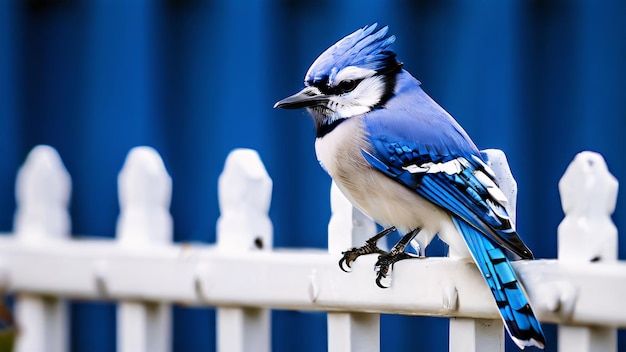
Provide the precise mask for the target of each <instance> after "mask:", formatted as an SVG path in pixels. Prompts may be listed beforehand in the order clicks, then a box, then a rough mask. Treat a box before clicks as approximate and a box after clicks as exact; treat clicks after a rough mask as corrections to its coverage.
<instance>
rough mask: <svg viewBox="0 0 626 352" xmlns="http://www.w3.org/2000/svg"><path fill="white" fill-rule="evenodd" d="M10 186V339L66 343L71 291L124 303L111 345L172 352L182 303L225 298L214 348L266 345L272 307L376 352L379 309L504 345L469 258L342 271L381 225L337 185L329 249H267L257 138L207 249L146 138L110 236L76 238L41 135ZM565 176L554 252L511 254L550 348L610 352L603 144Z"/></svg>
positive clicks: (619, 297)
mask: <svg viewBox="0 0 626 352" xmlns="http://www.w3.org/2000/svg"><path fill="white" fill-rule="evenodd" d="M494 166H496V167H497V166H498V165H494ZM504 169H506V165H504ZM16 183H17V185H16V196H17V210H16V213H15V224H14V233H12V234H7V235H6V236H0V288H3V289H5V290H8V291H9V292H13V293H15V294H16V297H17V298H16V306H15V313H16V317H17V321H18V323H19V326H20V336H19V339H18V343H17V350H18V351H28V352H37V351H52V352H55V351H67V350H68V335H69V331H68V319H69V318H68V312H67V309H66V304H65V301H64V300H65V299H72V298H77V299H93V300H96V299H97V300H102V299H104V300H115V301H117V302H118V311H117V314H118V319H117V322H118V330H117V333H118V337H117V341H118V351H120V352H140V351H146V352H148V351H149V352H155V351H156V352H159V351H169V350H170V349H171V328H170V325H171V317H170V305H171V304H177V303H182V304H185V305H195V306H215V307H218V314H217V320H218V321H217V324H216V325H217V330H218V331H217V336H218V341H217V346H218V350H219V351H222V352H224V351H228V352H230V351H233V352H238V351H242V352H243V351H258V352H264V351H270V350H271V345H270V325H271V323H270V318H271V317H270V313H269V309H271V308H279V309H294V310H317V311H327V312H328V350H329V351H331V352H336V351H341V352H344V351H349V352H350V351H353V352H356V351H359V352H361V351H379V350H380V332H379V331H380V320H379V314H381V313H388V314H407V315H431V316H440V317H449V318H451V319H450V337H449V341H450V342H449V346H450V351H503V350H504V333H503V327H502V324H501V322H500V320H499V318H498V313H497V308H496V305H495V303H494V301H493V299H492V297H491V294H490V292H489V289H488V288H487V285H485V284H484V282H483V279H482V278H481V276H480V274H479V273H478V271H477V270H476V267H475V265H474V264H472V263H471V262H467V261H459V260H451V259H449V258H428V259H420V260H408V261H403V262H401V263H398V264H397V265H396V266H395V267H394V271H393V273H392V275H393V282H392V287H391V288H389V289H385V290H383V289H380V288H378V287H377V286H376V285H375V283H374V280H373V275H374V274H373V271H372V268H373V265H374V262H375V260H376V258H375V256H365V257H361V258H359V260H358V261H357V262H355V263H354V265H353V270H352V272H351V273H349V274H346V273H344V272H342V271H341V270H339V268H338V266H337V262H338V259H339V256H340V252H341V251H342V250H345V249H346V248H348V247H351V246H353V245H360V244H362V242H363V241H364V240H365V239H366V238H367V237H369V236H371V235H372V234H374V233H375V231H376V228H375V225H374V224H373V223H372V222H371V221H370V220H368V219H367V218H366V217H364V216H363V215H362V214H361V213H359V212H358V211H357V210H355V209H354V208H352V206H351V205H350V204H349V202H348V201H347V200H346V199H345V198H343V196H342V195H341V194H340V192H338V191H337V190H336V189H335V188H333V190H332V196H331V207H332V218H331V219H330V223H329V231H328V232H329V233H328V236H329V239H328V243H329V248H328V251H321V250H285V249H281V250H274V249H272V223H271V221H270V219H269V217H268V210H269V206H270V198H271V192H272V181H271V179H270V178H269V176H268V175H267V172H266V171H265V168H264V166H263V164H262V162H261V161H260V159H259V157H258V155H257V153H256V152H254V151H252V150H243V149H240V150H235V151H233V152H232V153H231V155H230V156H229V157H228V159H227V161H226V165H225V169H224V172H223V174H222V176H221V177H220V179H219V202H220V209H221V217H220V218H219V221H218V224H217V238H218V241H217V244H216V245H212V246H200V245H187V244H174V243H172V217H171V215H170V213H169V210H168V208H169V205H170V197H171V190H172V183H171V179H170V177H169V176H168V174H167V172H166V170H165V167H164V165H163V162H162V160H161V158H160V157H159V155H158V153H157V152H156V151H154V150H153V149H151V148H147V147H138V148H135V149H133V150H132V151H131V152H130V153H129V156H128V158H127V159H126V162H125V164H124V167H123V168H122V171H121V172H120V174H119V178H118V186H119V200H120V209H121V213H120V215H119V218H118V223H117V236H116V239H115V240H95V239H94V240H86V239H72V238H70V216H69V213H68V202H69V199H70V192H71V181H70V177H69V175H68V173H67V171H66V170H65V168H64V166H63V163H62V162H61V159H60V157H59V155H58V154H57V152H56V151H55V150H54V149H53V148H51V147H48V146H38V147H36V148H35V149H34V150H33V151H32V152H31V153H30V155H29V156H28V158H27V160H26V162H25V164H24V166H23V167H22V168H21V170H20V171H19V173H18V178H17V182H16ZM559 188H560V192H561V196H562V203H563V208H564V211H565V214H566V216H565V219H564V220H563V222H562V223H561V225H560V226H559V230H558V242H559V249H558V256H559V259H558V260H536V261H528V262H517V263H514V264H513V265H514V267H515V269H516V271H517V272H518V274H519V276H520V279H521V281H522V282H523V283H524V285H525V288H526V290H527V292H528V294H529V296H530V298H531V302H532V304H533V306H534V308H535V310H536V311H537V313H538V316H539V318H540V320H541V321H542V322H552V323H558V324H560V325H559V334H558V335H559V336H558V346H559V347H558V348H559V351H616V350H617V335H616V329H618V328H624V327H626V304H624V302H626V301H625V299H626V298H625V297H626V264H625V263H624V262H619V261H617V230H616V228H615V226H614V225H613V223H612V221H611V218H610V215H611V213H612V212H613V210H614V207H615V201H616V196H617V181H616V180H615V179H614V178H613V177H612V176H611V175H610V174H609V172H608V170H607V167H606V164H605V163H604V160H603V159H602V157H601V156H600V155H598V154H595V153H590V152H584V153H581V154H579V155H578V156H577V157H576V158H575V159H574V161H573V162H572V164H571V165H570V166H569V168H568V169H567V172H566V173H565V175H564V176H563V179H562V180H561V182H560V184H559ZM511 192H513V194H514V192H515V190H514V189H513V190H512V191H511ZM545 236H553V234H551V233H550V232H549V230H547V231H546V234H545ZM549 343H554V342H552V341H550V342H549ZM417 349H418V347H416V350H417Z"/></svg>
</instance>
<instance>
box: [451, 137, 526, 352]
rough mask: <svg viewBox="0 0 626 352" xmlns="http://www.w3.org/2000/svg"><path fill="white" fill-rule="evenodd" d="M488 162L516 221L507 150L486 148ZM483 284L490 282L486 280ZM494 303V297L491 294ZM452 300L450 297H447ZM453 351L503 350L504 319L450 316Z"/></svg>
mask: <svg viewBox="0 0 626 352" xmlns="http://www.w3.org/2000/svg"><path fill="white" fill-rule="evenodd" d="M482 153H483V156H485V158H486V159H487V165H489V167H490V168H491V169H492V170H493V172H494V173H495V175H496V181H497V183H498V186H499V187H500V189H501V190H502V193H504V195H505V196H506V197H507V199H508V203H507V204H506V210H507V212H508V213H509V216H510V219H511V222H512V223H513V224H515V219H516V218H515V216H516V208H517V206H516V202H517V182H516V181H515V178H514V177H513V174H512V173H511V168H510V167H509V162H508V161H507V159H506V155H505V154H504V152H502V151H501V150H498V149H487V150H484V151H483V152H482ZM483 285H485V286H487V284H486V283H484V282H483ZM489 299H490V300H491V302H493V304H494V306H495V302H494V300H493V297H490V298H489ZM446 301H449V300H446ZM449 342H450V343H449V347H450V351H451V352H464V351H469V352H471V351H494V352H495V351H504V324H503V322H502V320H501V319H499V318H498V319H467V318H453V319H450V341H449Z"/></svg>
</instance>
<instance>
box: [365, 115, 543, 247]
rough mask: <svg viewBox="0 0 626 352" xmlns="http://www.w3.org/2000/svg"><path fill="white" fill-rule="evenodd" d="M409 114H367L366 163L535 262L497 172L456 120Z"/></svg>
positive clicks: (444, 116)
mask: <svg viewBox="0 0 626 352" xmlns="http://www.w3.org/2000/svg"><path fill="white" fill-rule="evenodd" d="M437 107H438V106H437ZM440 109H441V108H440ZM409 112H410V111H406V110H403V111H394V110H393V109H389V108H387V109H385V110H377V111H374V112H372V113H370V114H368V116H367V117H366V120H365V125H366V126H367V132H368V135H369V140H370V143H371V150H363V151H362V152H363V156H364V157H365V159H366V160H367V161H368V162H369V163H370V164H371V165H372V166H373V167H375V168H376V169H378V170H380V171H381V172H383V173H385V174H386V175H388V176H389V177H391V178H393V179H395V180H396V181H398V182H400V183H402V184H404V185H405V186H407V187H408V188H410V189H413V190H415V192H417V193H418V194H420V195H421V196H423V197H424V198H426V199H428V200H429V201H431V202H433V203H434V204H437V205H438V206H440V207H442V208H444V209H446V210H448V211H449V212H451V213H453V214H455V215H457V216H459V217H460V218H461V219H463V220H465V221H466V222H467V223H468V224H470V225H471V226H473V227H475V228H476V229H477V230H478V231H480V232H481V233H483V234H485V235H486V236H488V237H489V238H490V239H491V240H493V241H495V242H496V243H498V244H499V245H501V246H503V247H505V248H506V249H508V250H509V251H511V252H512V253H514V254H515V255H517V256H519V257H520V258H523V259H533V254H532V252H531V251H530V249H528V247H526V245H525V244H524V242H523V241H522V240H521V238H520V237H519V235H518V234H517V232H515V230H514V229H513V226H512V224H511V221H510V219H509V216H508V214H507V211H506V209H505V207H504V205H505V204H506V201H507V200H506V197H504V195H503V194H502V192H501V191H500V189H499V188H498V186H497V183H496V181H495V175H494V174H493V171H491V169H490V168H489V167H488V166H487V165H486V164H485V162H484V160H483V159H482V157H481V154H480V152H479V151H478V149H477V148H476V146H475V145H474V144H473V143H472V142H471V140H470V139H469V137H467V135H466V134H465V132H464V131H463V130H462V129H461V127H460V126H459V125H458V124H457V123H456V121H454V120H453V119H452V118H451V117H450V116H449V115H448V114H447V113H445V111H443V110H441V111H440V112H438V111H437V110H434V109H433V110H428V111H427V112H426V113H427V114H430V115H424V111H420V112H417V113H415V112H414V113H413V114H409ZM437 113H438V114H440V115H435V116H432V115H433V114H437ZM446 167H447V168H449V170H448V172H445V171H439V172H437V170H438V169H441V168H446Z"/></svg>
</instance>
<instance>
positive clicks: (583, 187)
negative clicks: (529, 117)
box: [552, 152, 618, 352]
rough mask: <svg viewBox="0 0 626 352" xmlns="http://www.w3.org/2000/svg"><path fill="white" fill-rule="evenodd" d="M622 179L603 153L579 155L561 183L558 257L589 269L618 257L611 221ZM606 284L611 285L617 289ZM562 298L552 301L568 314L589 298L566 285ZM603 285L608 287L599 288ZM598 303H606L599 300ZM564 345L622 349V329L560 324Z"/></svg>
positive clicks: (602, 351) (607, 351)
mask: <svg viewBox="0 0 626 352" xmlns="http://www.w3.org/2000/svg"><path fill="white" fill-rule="evenodd" d="M617 188H618V183H617V180H616V179H615V177H613V175H611V173H610V172H609V171H608V168H607V166H606V163H605V162H604V159H603V158H602V156H601V155H600V154H597V153H593V152H582V153H579V154H578V155H576V157H575V158H574V160H573V161H572V163H571V164H570V165H569V166H568V168H567V170H566V172H565V174H564V175H563V177H562V178H561V181H560V182H559V191H560V193H561V203H562V205H563V211H564V213H565V218H564V219H563V221H562V222H561V224H560V225H559V228H558V241H559V249H558V257H559V260H560V261H561V262H562V263H564V264H565V263H568V264H569V263H571V264H572V265H578V266H579V267H581V268H583V267H586V266H592V265H597V264H595V263H592V262H597V263H600V262H602V263H607V262H608V263H614V262H616V261H617V248H618V247H617V228H616V227H615V225H614V224H613V221H612V220H611V214H613V211H614V210H615V203H616V201H617ZM610 286H611V287H607V286H604V288H606V289H613V287H612V285H610ZM558 289H559V290H560V294H559V295H557V300H558V301H557V303H556V304H554V305H553V306H552V308H553V310H554V311H555V312H556V313H561V314H562V315H563V316H564V317H565V318H567V317H569V316H571V315H572V314H573V312H574V311H573V309H575V306H577V304H576V303H574V302H572V301H578V300H582V299H584V297H582V295H581V294H580V292H579V290H578V289H577V287H576V286H575V285H574V286H571V285H568V284H561V285H560V287H558ZM598 289H603V287H598ZM595 304H596V305H606V304H607V302H603V301H598V302H595ZM558 338H559V341H558V348H559V351H562V352H565V351H568V352H578V351H580V352H583V351H594V352H611V351H617V330H615V329H614V328H608V327H603V328H602V327H580V326H570V325H559V327H558Z"/></svg>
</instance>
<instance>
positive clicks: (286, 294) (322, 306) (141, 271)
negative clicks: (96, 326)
mask: <svg viewBox="0 0 626 352" xmlns="http://www.w3.org/2000/svg"><path fill="white" fill-rule="evenodd" d="M0 247H1V248H2V250H1V251H0V255H1V256H2V260H1V261H0V270H2V271H3V273H4V277H5V278H7V281H8V282H5V283H4V284H5V285H8V287H9V288H10V289H11V290H14V291H20V292H22V291H24V292H31V293H36V294H42V295H50V296H63V297H68V298H78V299H111V300H119V299H129V300H139V301H152V302H161V301H164V302H170V303H182V304H185V305H208V306H251V307H268V308H280V309H297V310H330V311H346V310H348V311H355V312H370V313H390V314H407V315H431V316H442V317H475V318H494V319H495V318H498V317H499V315H498V311H497V308H496V306H495V305H494V304H493V302H492V300H490V298H491V293H490V292H489V289H488V287H487V286H486V285H484V283H483V281H482V277H481V276H480V274H479V273H478V271H477V269H476V267H475V265H474V264H473V263H472V262H470V261H462V260H449V259H447V258H427V259H414V260H409V261H404V262H401V263H399V264H397V265H396V266H395V267H394V273H393V275H394V279H393V280H394V281H393V286H392V287H391V288H389V289H386V290H382V289H380V288H379V287H378V286H376V284H375V283H374V281H373V280H372V275H373V274H372V270H371V269H372V268H373V266H374V262H375V261H376V258H375V257H373V256H366V257H362V258H359V260H358V261H357V262H355V263H354V265H353V268H354V269H353V272H352V273H350V274H346V273H344V272H342V271H340V270H338V267H337V261H338V259H337V256H336V255H334V254H329V253H326V252H323V251H315V250H276V251H273V252H267V253H266V252H250V253H241V254H239V253H223V252H220V251H219V250H218V249H217V248H216V247H208V246H207V247H200V246H193V247H191V246H187V245H172V246H167V247H162V248H159V247H156V246H155V247H154V248H149V250H146V251H145V252H144V253H141V252H137V253H133V252H131V251H124V250H120V248H119V245H117V244H115V243H110V241H103V240H89V241H72V242H70V243H63V242H59V243H48V244H46V246H41V247H39V248H37V247H33V246H26V245H23V244H21V243H19V242H18V241H15V240H13V239H10V238H3V237H0ZM513 267H514V268H515V270H516V272H517V273H518V274H519V276H520V279H521V281H522V282H523V283H524V287H525V288H526V290H527V291H528V293H529V295H530V299H531V302H532V303H533V307H534V308H536V309H537V313H538V315H539V317H541V320H542V321H546V322H552V323H572V324H580V325H606V326H615V327H621V328H625V327H626V305H624V304H623V302H624V297H626V264H624V263H619V264H602V263H598V264H591V265H588V266H586V267H581V266H580V265H574V264H567V263H559V261H557V260H535V261H531V262H514V263H513ZM415 278H419V280H416V279H415ZM355 292H358V293H359V294H358V295H355V294H354V293H355ZM570 294H571V295H573V296H572V297H571V298H567V296H568V295H570Z"/></svg>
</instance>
